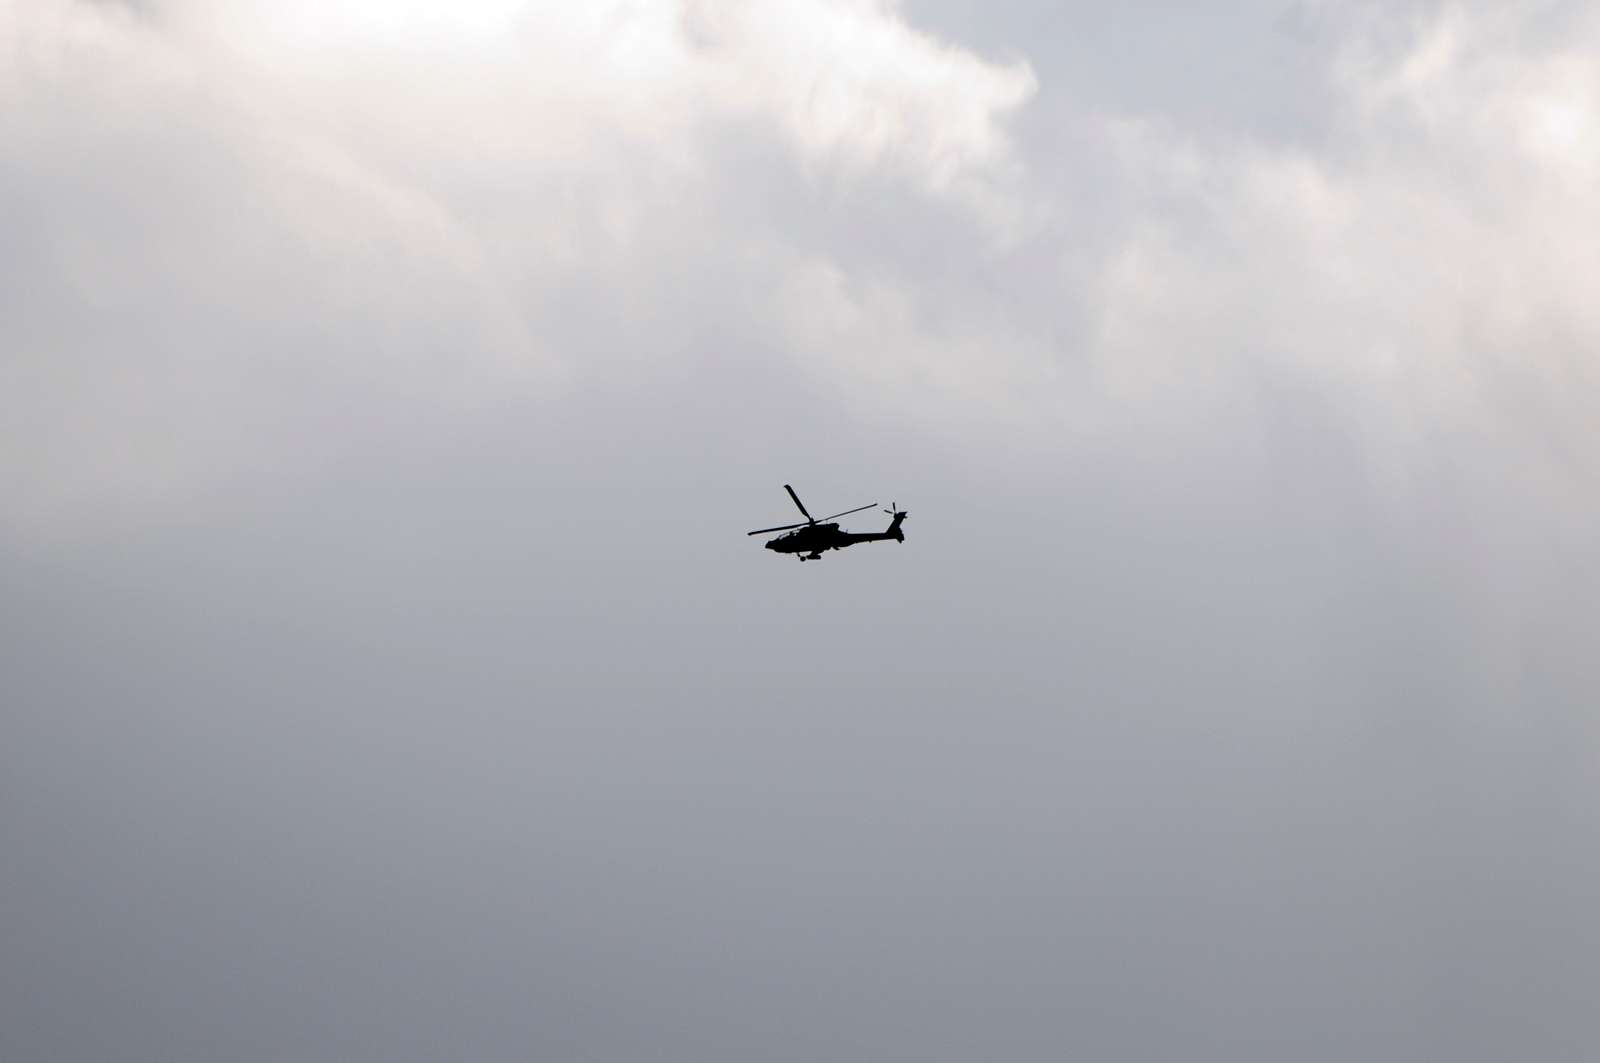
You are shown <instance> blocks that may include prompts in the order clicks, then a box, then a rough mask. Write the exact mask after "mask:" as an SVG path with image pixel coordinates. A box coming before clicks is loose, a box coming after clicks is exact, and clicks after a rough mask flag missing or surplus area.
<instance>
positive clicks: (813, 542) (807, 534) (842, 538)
mask: <svg viewBox="0 0 1600 1063" xmlns="http://www.w3.org/2000/svg"><path fill="white" fill-rule="evenodd" d="M783 489H784V490H785V491H787V492H789V497H790V498H792V499H794V504H795V506H796V508H798V509H799V510H800V512H801V513H805V517H806V519H805V523H804V524H783V525H780V526H779V527H776V528H757V529H756V530H755V531H753V532H746V533H745V534H747V535H765V534H766V533H767V532H775V531H781V532H788V533H789V534H787V535H780V536H778V537H777V538H776V539H770V540H768V541H767V549H768V550H776V551H777V552H778V553H780V554H799V555H800V560H802V561H821V560H822V552H823V551H824V550H843V549H844V548H845V547H847V546H854V545H855V544H856V543H875V542H879V541H881V540H883V539H893V540H894V541H895V542H897V543H903V542H905V541H906V537H905V533H904V532H902V531H901V530H900V522H901V521H903V520H905V519H906V515H905V511H904V510H901V509H898V508H890V509H886V510H884V512H885V513H887V514H889V515H890V516H891V517H893V518H894V519H893V520H891V521H890V522H889V529H888V530H887V531H881V532H847V531H840V530H839V526H838V525H837V524H829V523H828V521H831V520H833V519H834V517H847V516H849V515H850V514H852V513H860V512H861V511H862V510H863V509H871V508H872V507H873V506H875V505H877V504H878V503H876V502H868V503H867V504H866V505H864V506H857V507H856V508H855V509H847V510H845V511H844V512H843V513H835V514H834V515H833V516H832V517H823V518H822V520H820V521H819V520H817V519H816V518H815V517H813V516H812V515H811V514H810V513H808V512H806V507H805V505H804V504H803V503H802V502H801V501H800V496H799V495H797V494H795V493H794V488H792V487H790V486H789V485H788V484H784V485H783ZM890 506H891V507H894V506H895V503H893V502H891V503H890ZM791 529H792V530H791Z"/></svg>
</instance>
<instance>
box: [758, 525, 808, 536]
mask: <svg viewBox="0 0 1600 1063" xmlns="http://www.w3.org/2000/svg"><path fill="white" fill-rule="evenodd" d="M804 527H805V525H804V524H784V525H782V526H780V527H777V528H757V529H756V530H755V531H753V532H745V534H746V535H761V534H764V533H766V532H769V531H788V530H789V529H790V528H804Z"/></svg>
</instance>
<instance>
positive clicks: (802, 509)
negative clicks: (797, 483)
mask: <svg viewBox="0 0 1600 1063" xmlns="http://www.w3.org/2000/svg"><path fill="white" fill-rule="evenodd" d="M783 489H784V490H785V491H787V492H789V497H790V498H792V499H794V504H795V505H797V506H800V512H802V513H806V507H805V506H803V505H801V504H800V496H799V495H797V494H795V493H794V488H792V487H790V486H789V485H788V484H784V485H783ZM815 519H816V518H814V517H812V516H811V514H809V513H806V520H809V521H815Z"/></svg>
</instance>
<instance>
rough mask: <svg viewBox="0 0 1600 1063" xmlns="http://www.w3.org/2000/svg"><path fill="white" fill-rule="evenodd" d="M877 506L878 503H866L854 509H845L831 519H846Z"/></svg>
mask: <svg viewBox="0 0 1600 1063" xmlns="http://www.w3.org/2000/svg"><path fill="white" fill-rule="evenodd" d="M877 504H878V503H876V502H868V503H867V504H866V505H864V506H857V507H856V508H855V509H847V510H845V511H844V512H843V513H835V514H834V515H833V517H848V516H849V515H850V514H852V513H860V512H861V511H862V510H863V509H871V508H872V507H873V506H875V505H877ZM833 517H823V518H822V519H823V520H832V519H833Z"/></svg>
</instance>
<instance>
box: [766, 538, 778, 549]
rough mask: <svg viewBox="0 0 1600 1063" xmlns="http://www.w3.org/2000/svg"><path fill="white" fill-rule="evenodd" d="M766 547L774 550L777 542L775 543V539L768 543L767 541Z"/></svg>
mask: <svg viewBox="0 0 1600 1063" xmlns="http://www.w3.org/2000/svg"><path fill="white" fill-rule="evenodd" d="M766 547H767V549H768V550H776V549H777V548H778V543H777V541H776V540H774V541H772V542H770V543H767V544H766Z"/></svg>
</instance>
